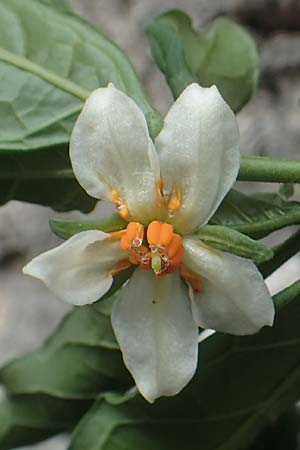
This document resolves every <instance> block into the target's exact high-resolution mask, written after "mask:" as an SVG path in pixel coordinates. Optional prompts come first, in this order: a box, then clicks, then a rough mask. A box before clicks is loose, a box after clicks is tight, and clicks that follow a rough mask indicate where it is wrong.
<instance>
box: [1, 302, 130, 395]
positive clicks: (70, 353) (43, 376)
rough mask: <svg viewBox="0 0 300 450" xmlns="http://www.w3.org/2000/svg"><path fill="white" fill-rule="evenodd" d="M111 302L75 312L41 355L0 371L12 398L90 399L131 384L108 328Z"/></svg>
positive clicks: (14, 362) (30, 355) (30, 356)
mask: <svg viewBox="0 0 300 450" xmlns="http://www.w3.org/2000/svg"><path fill="white" fill-rule="evenodd" d="M111 303H112V299H110V300H109V299H108V300H106V301H105V302H103V303H96V304H94V305H91V306H84V307H80V308H75V309H74V310H73V312H71V313H70V314H69V315H68V316H67V317H66V319H65V320H64V321H63V322H62V324H61V325H60V326H59V327H58V329H57V330H56V332H55V333H54V334H53V335H52V337H51V338H50V339H49V340H48V341H47V342H46V344H45V345H44V346H43V347H42V348H41V349H39V350H37V351H34V352H33V353H31V354H28V355H25V356H22V357H20V358H17V359H16V360H14V361H12V362H11V363H8V364H7V365H6V366H4V367H3V368H2V369H1V370H0V382H1V383H3V384H4V385H5V386H6V388H7V389H8V390H9V391H10V392H11V393H13V394H33V393H35V394H37V393H38V394H45V395H50V396H54V397H58V398H62V399H87V398H93V397H95V396H96V395H98V394H99V393H101V392H103V391H106V390H112V389H122V388H126V387H128V386H130V385H131V384H132V381H131V377H130V375H129V373H128V372H127V370H126V369H125V366H124V364H123V361H122V357H121V353H120V351H119V349H118V345H117V343H116V341H115V337H114V334H113V331H112V327H111V323H110V308H111Z"/></svg>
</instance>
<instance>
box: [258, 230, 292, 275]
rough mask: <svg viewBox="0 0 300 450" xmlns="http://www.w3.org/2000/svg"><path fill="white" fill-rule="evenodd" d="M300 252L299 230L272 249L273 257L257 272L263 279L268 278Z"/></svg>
mask: <svg viewBox="0 0 300 450" xmlns="http://www.w3.org/2000/svg"><path fill="white" fill-rule="evenodd" d="M299 251H300V230H298V231H296V233H294V234H293V235H292V236H290V237H289V238H288V239H286V240H285V241H284V242H283V243H281V244H280V245H278V246H277V247H276V248H275V249H274V257H273V258H272V260H271V261H267V262H265V263H263V264H261V265H260V266H259V270H260V272H261V274H262V275H263V277H264V278H266V277H268V276H269V275H271V273H273V272H274V271H275V270H276V269H278V268H279V267H281V266H282V265H283V264H284V263H285V262H286V261H288V260H289V259H290V258H292V257H293V256H294V255H296V254H297V253H298V252H299Z"/></svg>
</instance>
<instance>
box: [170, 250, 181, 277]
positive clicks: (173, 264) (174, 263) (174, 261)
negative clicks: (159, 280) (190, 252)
mask: <svg viewBox="0 0 300 450" xmlns="http://www.w3.org/2000/svg"><path fill="white" fill-rule="evenodd" d="M183 253H184V250H183V246H181V247H180V248H179V249H178V251H177V253H176V254H175V255H174V256H173V258H170V265H169V267H168V271H167V272H168V273H173V272H175V270H176V269H178V267H179V265H180V263H181V261H182V258H183Z"/></svg>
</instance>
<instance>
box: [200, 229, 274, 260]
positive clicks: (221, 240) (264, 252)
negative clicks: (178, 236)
mask: <svg viewBox="0 0 300 450" xmlns="http://www.w3.org/2000/svg"><path fill="white" fill-rule="evenodd" d="M196 235H197V236H198V237H199V239H201V241H203V242H204V244H206V245H208V246H212V247H214V248H217V249H218V250H222V251H224V252H229V253H234V254H235V255H238V256H242V257H243V258H248V259H253V260H254V261H255V262H256V263H257V264H260V263H263V262H265V261H268V260H269V259H271V258H272V257H273V250H272V249H271V248H269V247H267V246H266V245H264V244H261V243H260V242H257V241H255V240H253V239H251V238H249V237H248V236H246V235H244V234H242V233H239V232H238V231H236V230H233V229H231V228H228V227H223V226H221V225H206V226H204V227H202V228H200V229H199V231H197V232H196Z"/></svg>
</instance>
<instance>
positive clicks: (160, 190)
mask: <svg viewBox="0 0 300 450" xmlns="http://www.w3.org/2000/svg"><path fill="white" fill-rule="evenodd" d="M70 155H71V160H72V165H73V169H74V173H75V175H76V177H77V179H78V181H79V183H80V184H81V185H82V186H83V188H84V189H85V190H86V191H87V192H88V193H89V194H90V195H91V196H93V197H95V198H98V199H106V200H110V201H112V202H114V203H115V205H116V206H117V208H118V211H119V214H120V215H121V217H122V218H124V219H126V221H127V222H128V225H127V227H126V229H124V230H123V231H121V232H117V233H104V232H102V231H99V230H90V231H84V232H81V233H79V234H77V235H75V236H73V237H72V238H70V239H69V240H68V241H67V242H65V243H64V244H62V245H60V246H59V247H57V248H55V249H53V250H50V251H48V252H46V253H44V254H42V255H40V256H38V257H36V258H35V259H33V261H31V262H30V263H29V264H28V265H27V266H26V267H25V268H24V272H25V273H26V274H30V275H32V276H34V277H36V278H39V279H41V280H42V281H44V283H45V284H46V285H47V286H48V287H49V288H50V289H51V290H52V291H54V293H55V294H56V295H57V296H59V297H61V298H62V299H63V300H65V301H66V302H68V303H72V304H74V305H85V304H89V303H93V302H95V301H96V300H98V299H99V298H100V297H102V296H103V295H104V294H105V293H106V292H107V291H108V290H109V288H110V286H111V284H112V281H113V276H114V275H115V274H117V273H118V272H119V271H121V270H123V269H124V268H126V267H128V266H129V265H130V264H133V265H135V266H136V270H135V271H134V273H133V275H132V277H131V279H130V280H129V281H128V282H127V284H126V285H125V286H124V287H123V288H122V289H121V291H120V293H119V296H118V299H117V300H116V302H115V303H114V308H113V313H112V326H113V329H114V332H115V335H116V337H117V340H118V342H119V345H120V347H121V350H122V353H123V358H124V362H125V364H126V366H127V368H128V369H129V371H130V372H131V374H132V375H133V377H134V379H135V382H136V384H137V387H138V389H139V390H140V392H141V393H142V395H143V396H144V397H145V398H146V399H147V400H149V401H150V402H153V401H154V400H155V399H156V398H157V397H159V396H162V395H165V396H170V395H174V394H176V393H178V392H179V391H180V390H181V389H182V388H183V387H184V386H185V385H186V384H187V383H188V382H189V380H190V379H191V377H192V376H193V374H194V372H195V370H196V366H197V352H198V327H199V326H200V327H203V328H213V329H216V330H219V331H221V332H225V333H232V334H241V335H242V334H251V333H255V332H257V331H258V330H259V329H260V328H261V327H262V326H264V325H272V323H273V318H274V307H273V303H272V299H271V297H270V295H269V292H268V290H267V287H266V285H265V283H264V281H263V279H262V276H261V275H260V273H259V271H258V270H257V268H256V266H255V265H254V263H253V262H252V261H250V260H248V259H244V258H241V257H238V256H235V255H233V254H229V253H222V252H220V251H217V250H215V249H212V248H208V247H207V246H205V245H204V244H203V243H202V242H201V241H199V239H198V238H197V236H196V234H195V230H197V229H198V228H199V227H201V226H203V225H205V224H206V223H207V222H208V221H209V219H210V218H211V217H212V215H213V214H214V212H215V211H216V209H217V208H218V206H219V205H220V203H221V201H222V199H223V198H224V196H225V195H226V193H227V192H228V190H229V189H230V188H231V186H232V184H233V183H234V181H235V180H236V177H237V173H238V169H239V159H240V154H239V133H238V127H237V123H236V120H235V117H234V114H233V113H232V111H231V110H230V108H229V106H228V105H227V104H226V103H225V102H224V100H223V99H222V97H221V96H220V94H219V92H218V90H217V88H216V87H211V88H201V87H200V86H198V85H196V84H192V85H190V86H188V87H187V88H186V89H185V90H184V92H183V93H182V94H181V95H180V97H179V98H178V99H177V100H176V102H175V103H174V104H173V106H172V107H171V109H170V110H169V112H168V114H167V116H166V118H165V121H164V126H163V128H162V130H161V132H160V133H159V135H158V136H157V138H156V139H155V142H154V143H153V142H152V140H151V139H150V137H149V133H148V129H147V123H146V120H145V118H144V115H143V113H142V111H141V110H140V109H139V108H138V106H137V105H136V103H135V102H134V101H133V100H132V99H130V98H129V97H128V96H126V95H125V94H124V93H122V92H120V91H119V90H118V89H116V88H114V87H113V86H112V85H109V86H108V87H107V88H101V89H97V90H96V91H94V92H93V93H92V94H91V96H90V97H89V98H88V100H87V102H86V104H85V106H84V108H83V111H82V113H81V114H80V116H79V118H78V120H77V122H76V124H75V127H74V130H73V133H72V137H71V145H70ZM193 233H194V234H193Z"/></svg>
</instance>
